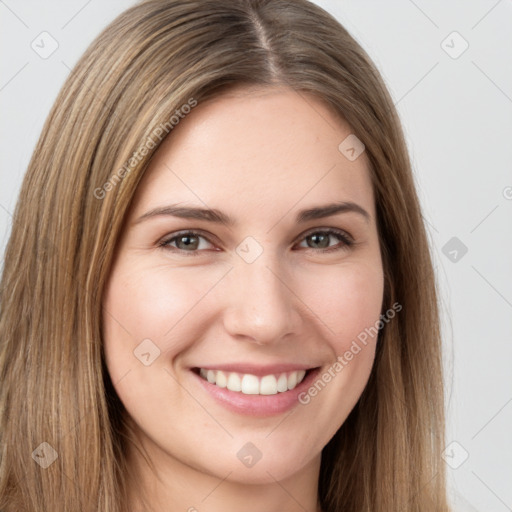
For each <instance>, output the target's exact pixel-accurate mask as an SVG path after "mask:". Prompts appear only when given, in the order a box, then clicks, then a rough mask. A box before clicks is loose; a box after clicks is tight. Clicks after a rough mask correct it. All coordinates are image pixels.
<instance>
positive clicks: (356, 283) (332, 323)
mask: <svg viewBox="0 0 512 512" xmlns="http://www.w3.org/2000/svg"><path fill="white" fill-rule="evenodd" d="M302 284H303V285H304V289H303V292H302V295H301V297H304V298H305V303H306V305H307V306H308V308H310V309H311V310H312V311H313V312H314V314H315V316H317V317H318V323H319V324H320V323H321V324H322V325H323V326H324V328H323V332H324V333H325V337H326V339H328V340H330V345H331V348H332V349H334V351H335V352H336V355H339V354H342V353H343V352H345V351H346V350H348V348H349V347H350V345H351V342H352V340H354V339H356V338H357V336H359V335H360V334H361V333H363V332H365V329H368V328H369V327H371V326H374V325H375V322H377V321H378V320H379V316H380V312H381V308H382V298H383V291H384V277H383V271H382V267H381V265H380V262H378V261H376V262H369V263H367V264H363V263H361V262H359V263H357V264H356V263H353V264H352V263H347V264H344V265H338V266H331V267H325V268H324V269H320V270H316V271H315V274H314V276H313V275H312V276H310V278H308V279H305V280H303V281H302Z"/></svg>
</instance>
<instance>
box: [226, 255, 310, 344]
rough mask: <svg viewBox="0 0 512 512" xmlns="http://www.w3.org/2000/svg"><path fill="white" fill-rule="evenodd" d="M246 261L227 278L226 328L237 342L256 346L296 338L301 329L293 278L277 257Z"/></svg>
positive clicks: (236, 266)
mask: <svg viewBox="0 0 512 512" xmlns="http://www.w3.org/2000/svg"><path fill="white" fill-rule="evenodd" d="M268 252H270V251H265V252H264V253H263V254H262V255H260V257H259V258H258V259H257V260H256V261H254V262H252V263H247V262H245V261H243V260H241V261H238V262H237V263H236V264H235V268H234V269H233V270H232V271H231V272H229V274H228V275H227V276H226V279H227V282H226V283H225V286H226V288H224V290H223V293H226V296H225V298H224V301H225V302H224V306H225V310H224V327H225V329H226V331H227V332H228V333H229V334H230V335H231V336H233V337H234V338H235V339H238V340H243V341H248V342H251V343H255V344H257V345H267V344H275V343H278V342H280V341H282V340H283V338H285V337H288V338H289V337H290V336H292V335H297V334H298V333H299V329H300V326H301V322H302V318H301V315H300V304H301V302H300V299H299V298H298V297H297V296H296V295H295V294H294V292H293V283H292V282H291V278H290V276H289V275H288V274H287V273H286V272H285V271H284V269H283V265H280V264H279V263H278V262H277V261H276V258H275V257H272V256H271V255H269V256H268V257H267V255H266V253H268Z"/></svg>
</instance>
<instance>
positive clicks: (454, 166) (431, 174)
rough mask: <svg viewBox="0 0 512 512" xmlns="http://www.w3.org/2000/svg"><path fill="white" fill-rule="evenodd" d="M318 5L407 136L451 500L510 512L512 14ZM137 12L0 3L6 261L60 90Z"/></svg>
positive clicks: (122, 3) (484, 7)
mask: <svg viewBox="0 0 512 512" xmlns="http://www.w3.org/2000/svg"><path fill="white" fill-rule="evenodd" d="M316 3H318V4H319V5H320V6H322V7H324V8H325V9H326V10H328V11H329V12H331V13H332V14H333V15H334V16H336V17H337V19H338V20H339V21H340V22H341V23H342V24H343V25H344V26H345V27H346V28H347V29H348V30H349V32H351V34H352V35H353V36H354V37H355V38H356V39H357V40H358V41H359V42H360V44H361V45H362V46H363V47H364V48H365V49H366V51H367V52H368V53H369V54H370V56H371V57H372V59H373V60H374V62H375V63H376V65H377V67H378V68H379V70H380V71H381V73H382V75H383V77H384V79H385V81H386V83H387V85H388V87H389V90H390V92H391V95H392V97H393V99H394V101H395V104H396V105H397V108H398V111H399V114H400V116H401V119H402V122H403V126H404V129H405V132H406V137H407V143H408V146H409V151H410V155H411V158H412V162H413V167H414V173H415V179H416V183H417V187H418V191H419V194H420V197H421V201H422V206H423V212H424V217H425V221H426V223H427V226H428V230H429V233H430V238H431V243H432V247H433V251H434V254H435V265H436V270H437V275H438V280H439V286H440V290H441V294H442V297H441V299H442V311H443V334H444V344H445V346H444V351H445V367H446V397H447V415H448V424H447V446H446V449H445V451H444V452H443V456H444V459H445V461H446V462H445V463H446V464H447V470H448V483H449V487H450V493H451V496H452V499H453V501H454V503H455V504H456V509H457V510H460V511H473V512H474V511H479V512H505V511H507V510H512V486H511V485H510V482H512V436H511V432H512V371H511V368H512V264H511V262H512V170H511V163H512V142H511V141H512V58H511V49H512V3H511V2H510V1H509V0H500V1H496V0H473V1H461V0H459V1H453V2H445V1H441V0H435V1H426V0H415V1H413V0H387V1H386V2H378V1H369V0H359V1H356V0H348V1H338V0H330V1H329V0H318V1H317V2H316ZM133 4H134V2H133V0H110V1H108V2H105V1H100V0H89V1H87V0H66V1H65V0H46V1H45V2H40V1H37V0H0V23H1V27H2V29H1V31H0V49H1V50H0V112H1V115H0V254H1V255H2V257H3V253H4V249H5V244H6V242H7V239H8V236H9V232H10V228H11V218H12V212H13V210H14V207H15V203H16V200H17V195H18V192H19V189H20V185H21V180H22V178H23V175H24V173H25V170H26V167H27V164H28V162H29V159H30V157H31V154H32V151H33V148H34V146H35V143H36V141H37V138H38V137H39V134H40V131H41V128H42V125H43V123H44V120H45V118H46V116H47V114H48V112H49V110H50V107H51V106H52V103H53V101H54V100H55V97H56V95H57V93H58V91H59V89H60V87H61V86H62V84H63V82H64V80H65V79H66V78H67V76H68V74H69V73H70V70H71V68H72V67H73V66H74V64H75V63H76V61H77V59H78V57H79V56H80V55H81V54H82V52H83V51H84V50H85V49H86V47H87V46H88V45H89V43H90V42H91V41H92V40H93V39H94V37H95V36H96V35H97V34H98V33H99V31H100V30H101V29H102V28H103V27H104V26H105V25H106V24H107V23H109V22H110V21H111V20H112V19H113V18H114V17H115V16H116V15H117V14H118V13H120V12H121V11H123V10H124V9H126V8H127V7H129V6H131V5H133ZM45 32H46V34H42V33H45ZM42 39H43V40H44V41H43V42H41V41H42ZM57 45H58V46H57ZM54 47H55V49H54ZM52 50H54V51H53V53H51V55H46V54H44V52H50V51H52Z"/></svg>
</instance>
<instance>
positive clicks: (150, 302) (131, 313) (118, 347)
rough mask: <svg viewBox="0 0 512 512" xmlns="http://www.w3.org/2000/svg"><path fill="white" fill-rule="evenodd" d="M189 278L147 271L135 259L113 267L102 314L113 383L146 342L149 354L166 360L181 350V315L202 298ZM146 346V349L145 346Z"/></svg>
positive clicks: (185, 320) (163, 270)
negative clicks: (161, 354) (151, 349)
mask: <svg viewBox="0 0 512 512" xmlns="http://www.w3.org/2000/svg"><path fill="white" fill-rule="evenodd" d="M125 269H129V271H127V270H125ZM190 277H191V274H190V273H187V272H183V270H182V269H180V271H177V272H170V271H169V268H168V267H167V268H163V267H162V268H161V269H159V268H152V269H147V268H142V267H141V266H140V265H137V262H136V261H133V262H126V264H124V265H123V266H122V267H118V268H114V269H113V272H112V274H111V278H110V281H109V284H108V286H107V289H106V291H105V295H104V315H103V333H104V345H105V356H106V360H107V365H108V367H109V370H110V372H111V375H112V378H113V379H114V378H115V377H118V378H119V377H120V376H122V375H123V374H124V373H126V372H127V371H128V370H129V369H131V368H132V367H133V366H134V364H135V362H137V363H138V362H139V361H136V360H135V359H134V350H136V349H137V347H138V346H139V345H140V344H141V343H143V342H144V343H146V344H147V343H148V342H147V340H151V342H152V343H153V344H154V347H153V350H154V353H155V354H157V353H158V350H160V353H164V352H165V358H166V359H168V358H169V357H171V358H172V357H173V355H174V354H176V353H177V352H179V351H181V350H182V349H183V346H182V345H183V344H184V343H186V338H185V337H184V336H182V334H183V328H184V326H185V325H187V323H189V318H187V315H188V314H189V313H190V312H193V310H194V307H195V306H197V304H198V302H199V300H200V298H201V295H202V293H201V290H198V289H197V287H194V283H193V281H191V279H190ZM206 285H207V283H206V284H205V285H204V286H206ZM210 286H211V285H210ZM201 289H202V288H201ZM145 340H146V341H145ZM141 346H142V345H141ZM148 346H149V347H150V348H151V347H152V345H151V343H149V345H148ZM155 347H156V348H155ZM158 362H159V363H160V362H161V360H160V361H158Z"/></svg>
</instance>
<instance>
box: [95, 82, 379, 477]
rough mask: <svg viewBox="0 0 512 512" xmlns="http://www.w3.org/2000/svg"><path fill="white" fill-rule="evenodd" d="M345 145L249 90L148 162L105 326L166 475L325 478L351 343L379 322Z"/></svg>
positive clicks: (209, 105) (134, 410) (312, 102)
mask: <svg viewBox="0 0 512 512" xmlns="http://www.w3.org/2000/svg"><path fill="white" fill-rule="evenodd" d="M350 134H351V129H350V127H349V126H348V125H346V124H345V123H343V122H342V121H340V120H339V119H338V118H337V117H335V116H334V115H333V114H332V112H331V111H330V110H329V109H328V108H327V107H326V106H325V105H324V104H323V103H322V102H320V101H318V100H317V99H316V98H315V97H313V96H311V95H308V94H305V93H300V94H299V93H297V92H293V91H292V90H290V89H283V88H280V89H278V88H272V89H270V88H268V89H263V90H251V91H247V90H246V91H245V92H244V91H243V90H242V93H239V94H234V93H231V94H230V95H224V96H222V97H221V98H217V99H215V100H214V101H210V102H206V103H204V104H201V103H199V105H198V106H197V107H195V108H194V109H193V110H192V112H191V113H190V114H189V115H188V116H187V117H186V118H184V119H182V120H181V121H180V123H179V125H177V126H176V127H175V128H174V129H173V132H172V134H171V136H170V137H168V138H167V139H166V140H165V142H164V143H163V144H162V145H161V146H160V148H159V149H158V151H157V153H156V154H155V156H154V158H153V160H152V162H151V164H150V167H149V169H148V172H147V174H146V175H145V177H144V178H143V180H142V182H141V184H140V186H139V189H138V191H137V195H136V197H135V200H134V202H133V203H132V207H131V209H130V211H129V215H128V219H127V223H126V225H125V228H124V231H123V234H122V237H121V239H120V242H119V246H118V251H117V255H116V259H115V261H114V265H113V268H112V273H111V276H110V279H109V283H108V286H107V290H106V294H105V302H104V306H105V315H104V325H103V329H104V343H105V354H106V363H107V367H108V371H109V373H110V376H111V379H112V382H113V383H114V386H115V389H116V391H117V393H118V395H119V397H120V399H121V401H122V402H123V404H124V406H125V407H126V409H127V412H128V413H129V415H130V418H131V419H130V421H133V425H134V426H135V429H136V432H137V434H138V437H139V439H140V441H141V442H142V443H143V445H144V447H145V448H146V450H147V451H148V453H149V454H150V455H151V457H152V459H153V462H154V463H155V464H156V465H157V467H158V468H159V469H160V470H162V471H165V470H169V469H170V468H173V470H174V469H176V468H183V470H184V471H185V470H186V471H196V472H197V471H199V472H201V473H203V474H209V475H212V476H215V477H218V478H221V479H224V478H227V479H228V480H231V481H237V482H252V483H264V482H275V480H282V479H285V478H288V477H291V476H292V475H294V474H296V473H299V472H301V471H306V470H307V468H309V469H311V468H313V469H314V471H318V468H319V464H320V454H321V450H322V448H323V447H324V446H325V445H326V443H327V442H328V441H329V440H330V439H331V437H332V436H333V435H334V434H335V432H336V431H337V430H338V428H339V427H340V426H341V425H342V423H343V422H344V421H345V419H346V418H347V416H348V414H349V412H350V411H351V409H352V408H353V407H354V405H355V404H356V402H357V400H358V399H359V397H360V395H361V393H362V391H363V389H364V387H365V385H366V383H367V380H368V377H369V374H370V370H371V367H372V364H373V360H374V354H375V343H376V338H375V337H373V338H372V337H371V336H367V338H366V343H365V344H363V343H361V341H358V336H359V335H361V333H364V332H365V329H367V328H369V327H372V326H374V325H375V323H376V322H378V320H379V315H380V313H381V307H382V296H383V285H384V281H383V268H382V262H381V254H380V250H379V242H378V234H377V227H376V214H375V207H374V197H373V192H372V186H371V181H370V174H369V168H368V160H367V158H366V155H365V153H364V152H363V153H361V154H360V156H358V157H357V154H358V152H359V150H360V148H359V147H357V146H354V145H353V144H354V142H353V139H352V138H349V139H348V140H346V141H345V139H346V138H347V137H348V136H349V135H350ZM343 141H345V142H344V143H343V144H342V145H341V149H340V148H339V147H340V144H341V143H342V142H343ZM351 147H354V148H355V149H354V151H352V150H351V149H350V148H351ZM355 157H357V158H355ZM126 179H129V178H126ZM345 203H346V204H345ZM343 204H345V207H344V208H342V209H339V210H337V211H334V209H331V211H330V212H329V211H327V212H324V213H323V214H322V212H321V209H322V208H324V207H326V206H328V205H343ZM317 209H318V210H317ZM208 210H212V211H210V212H209V211H208ZM228 218H229V220H230V221H231V223H228V222H227V221H226V219H228ZM328 231H332V232H331V233H330V234H329V232H328ZM359 340H361V337H360V338H359ZM354 341H355V342H356V345H357V346H358V347H359V350H357V348H355V345H354ZM336 362H337V363H336ZM205 377H206V379H205ZM297 380H298V381H299V383H298V384H296V382H295V381H297ZM240 388H241V389H240Z"/></svg>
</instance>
